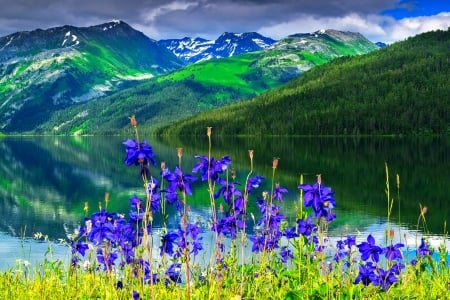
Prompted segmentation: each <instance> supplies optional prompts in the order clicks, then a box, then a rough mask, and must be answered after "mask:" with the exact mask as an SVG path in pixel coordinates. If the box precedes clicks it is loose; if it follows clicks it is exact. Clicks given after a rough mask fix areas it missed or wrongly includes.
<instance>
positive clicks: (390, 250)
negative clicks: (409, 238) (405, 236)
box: [383, 243, 405, 261]
mask: <svg viewBox="0 0 450 300" xmlns="http://www.w3.org/2000/svg"><path fill="white" fill-rule="evenodd" d="M404 246H405V245H403V244H401V243H397V244H395V245H390V246H387V247H385V248H383V254H384V255H385V257H386V258H387V259H388V260H389V261H393V260H401V259H402V258H403V255H402V252H401V251H400V250H399V249H400V248H402V247H404Z"/></svg>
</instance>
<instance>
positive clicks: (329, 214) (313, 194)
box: [298, 183, 336, 221]
mask: <svg viewBox="0 0 450 300" xmlns="http://www.w3.org/2000/svg"><path fill="white" fill-rule="evenodd" d="M298 188H299V189H301V190H303V191H304V193H305V194H304V198H303V199H304V205H305V207H312V209H313V210H314V213H315V215H316V218H317V219H320V218H322V217H323V218H325V219H326V220H327V221H332V220H334V219H335V218H336V214H335V213H334V212H333V211H332V209H333V208H335V207H336V202H335V200H334V192H333V191H332V190H331V188H329V187H326V186H323V185H322V184H320V183H315V184H313V185H310V184H300V185H299V186H298Z"/></svg>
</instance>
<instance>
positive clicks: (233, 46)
mask: <svg viewBox="0 0 450 300" xmlns="http://www.w3.org/2000/svg"><path fill="white" fill-rule="evenodd" d="M275 42H276V41H275V40H273V39H271V38H268V37H265V36H262V35H260V34H259V33H256V32H244V33H232V32H225V33H223V34H222V35H221V36H219V37H218V38H217V40H215V41H211V40H206V39H203V38H194V39H193V38H190V37H185V38H182V39H167V40H160V41H158V44H159V45H160V46H162V47H164V48H167V49H168V50H169V51H171V52H172V53H173V54H174V55H175V56H177V57H178V58H179V59H181V60H182V61H184V62H186V63H187V64H191V63H196V62H200V61H205V60H211V59H217V58H224V57H230V56H234V55H239V54H244V53H247V52H254V51H260V50H264V49H266V48H267V47H269V46H271V45H273V44H274V43H275Z"/></svg>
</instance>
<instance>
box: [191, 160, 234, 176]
mask: <svg viewBox="0 0 450 300" xmlns="http://www.w3.org/2000/svg"><path fill="white" fill-rule="evenodd" d="M194 157H195V158H198V159H200V161H199V162H198V163H197V164H196V165H195V166H194V168H193V169H192V172H193V173H197V172H199V171H200V173H201V175H202V181H206V180H208V178H209V179H210V180H211V181H215V180H217V179H218V178H219V174H221V173H223V172H224V171H225V170H227V169H228V166H229V165H230V164H231V159H230V157H229V156H228V155H225V156H224V157H222V158H221V159H219V160H215V159H214V157H211V158H208V156H205V155H196V156H194Z"/></svg>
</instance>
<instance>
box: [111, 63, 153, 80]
mask: <svg viewBox="0 0 450 300" xmlns="http://www.w3.org/2000/svg"><path fill="white" fill-rule="evenodd" d="M152 68H155V69H156V68H159V66H158V65H152ZM116 77H118V78H120V79H122V80H145V79H150V78H153V77H154V76H153V75H152V74H136V75H116Z"/></svg>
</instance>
